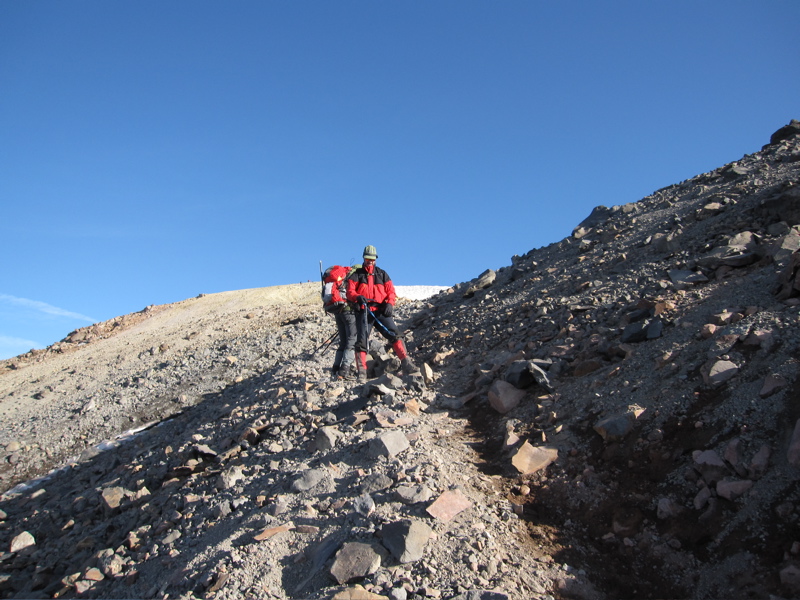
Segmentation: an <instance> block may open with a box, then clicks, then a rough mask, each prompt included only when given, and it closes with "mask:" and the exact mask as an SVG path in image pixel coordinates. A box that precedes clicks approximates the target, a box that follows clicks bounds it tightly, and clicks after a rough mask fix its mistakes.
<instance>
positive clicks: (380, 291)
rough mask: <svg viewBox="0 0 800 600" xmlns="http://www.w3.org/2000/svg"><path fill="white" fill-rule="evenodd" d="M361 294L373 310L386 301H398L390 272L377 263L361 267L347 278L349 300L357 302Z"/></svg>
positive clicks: (392, 303) (391, 302) (390, 302)
mask: <svg viewBox="0 0 800 600" xmlns="http://www.w3.org/2000/svg"><path fill="white" fill-rule="evenodd" d="M359 296H364V298H366V299H367V302H369V303H370V309H371V310H376V308H377V305H378V304H383V303H384V302H388V303H389V304H391V305H394V303H395V302H397V294H395V291H394V284H393V283H392V280H391V279H390V278H389V275H388V273H386V271H384V270H383V269H381V268H380V267H376V266H375V265H371V266H364V267H360V268H359V269H356V271H355V272H354V273H353V274H352V275H350V277H349V278H348V279H347V300H348V301H349V302H356V301H357V298H358V297H359Z"/></svg>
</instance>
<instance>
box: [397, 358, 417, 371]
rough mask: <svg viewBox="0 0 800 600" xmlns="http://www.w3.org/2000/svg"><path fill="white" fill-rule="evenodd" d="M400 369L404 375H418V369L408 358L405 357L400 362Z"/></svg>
mask: <svg viewBox="0 0 800 600" xmlns="http://www.w3.org/2000/svg"><path fill="white" fill-rule="evenodd" d="M400 368H401V369H403V373H404V374H406V375H415V374H417V373H419V367H417V365H415V364H414V361H413V360H411V357H410V356H406V357H405V358H404V359H403V360H402V361H400Z"/></svg>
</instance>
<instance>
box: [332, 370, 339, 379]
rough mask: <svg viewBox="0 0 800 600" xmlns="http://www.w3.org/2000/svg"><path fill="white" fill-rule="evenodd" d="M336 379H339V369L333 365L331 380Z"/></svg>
mask: <svg viewBox="0 0 800 600" xmlns="http://www.w3.org/2000/svg"><path fill="white" fill-rule="evenodd" d="M337 379H339V369H337V368H336V367H333V368H332V369H331V381H336V380H337Z"/></svg>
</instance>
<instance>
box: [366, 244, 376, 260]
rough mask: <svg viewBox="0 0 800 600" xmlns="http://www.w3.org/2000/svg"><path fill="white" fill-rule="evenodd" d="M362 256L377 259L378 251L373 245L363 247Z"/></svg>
mask: <svg viewBox="0 0 800 600" xmlns="http://www.w3.org/2000/svg"><path fill="white" fill-rule="evenodd" d="M364 258H368V259H370V260H377V258H378V251H377V250H376V249H375V246H367V247H365V248H364Z"/></svg>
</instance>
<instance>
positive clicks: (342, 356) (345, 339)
mask: <svg viewBox="0 0 800 600" xmlns="http://www.w3.org/2000/svg"><path fill="white" fill-rule="evenodd" d="M336 327H337V329H338V330H339V347H338V348H337V349H336V357H335V358H334V359H333V368H334V369H337V370H338V369H342V370H346V369H347V368H348V367H349V366H350V365H352V364H353V360H354V359H355V350H354V347H355V343H356V315H355V313H353V312H352V311H347V312H340V313H337V314H336Z"/></svg>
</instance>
